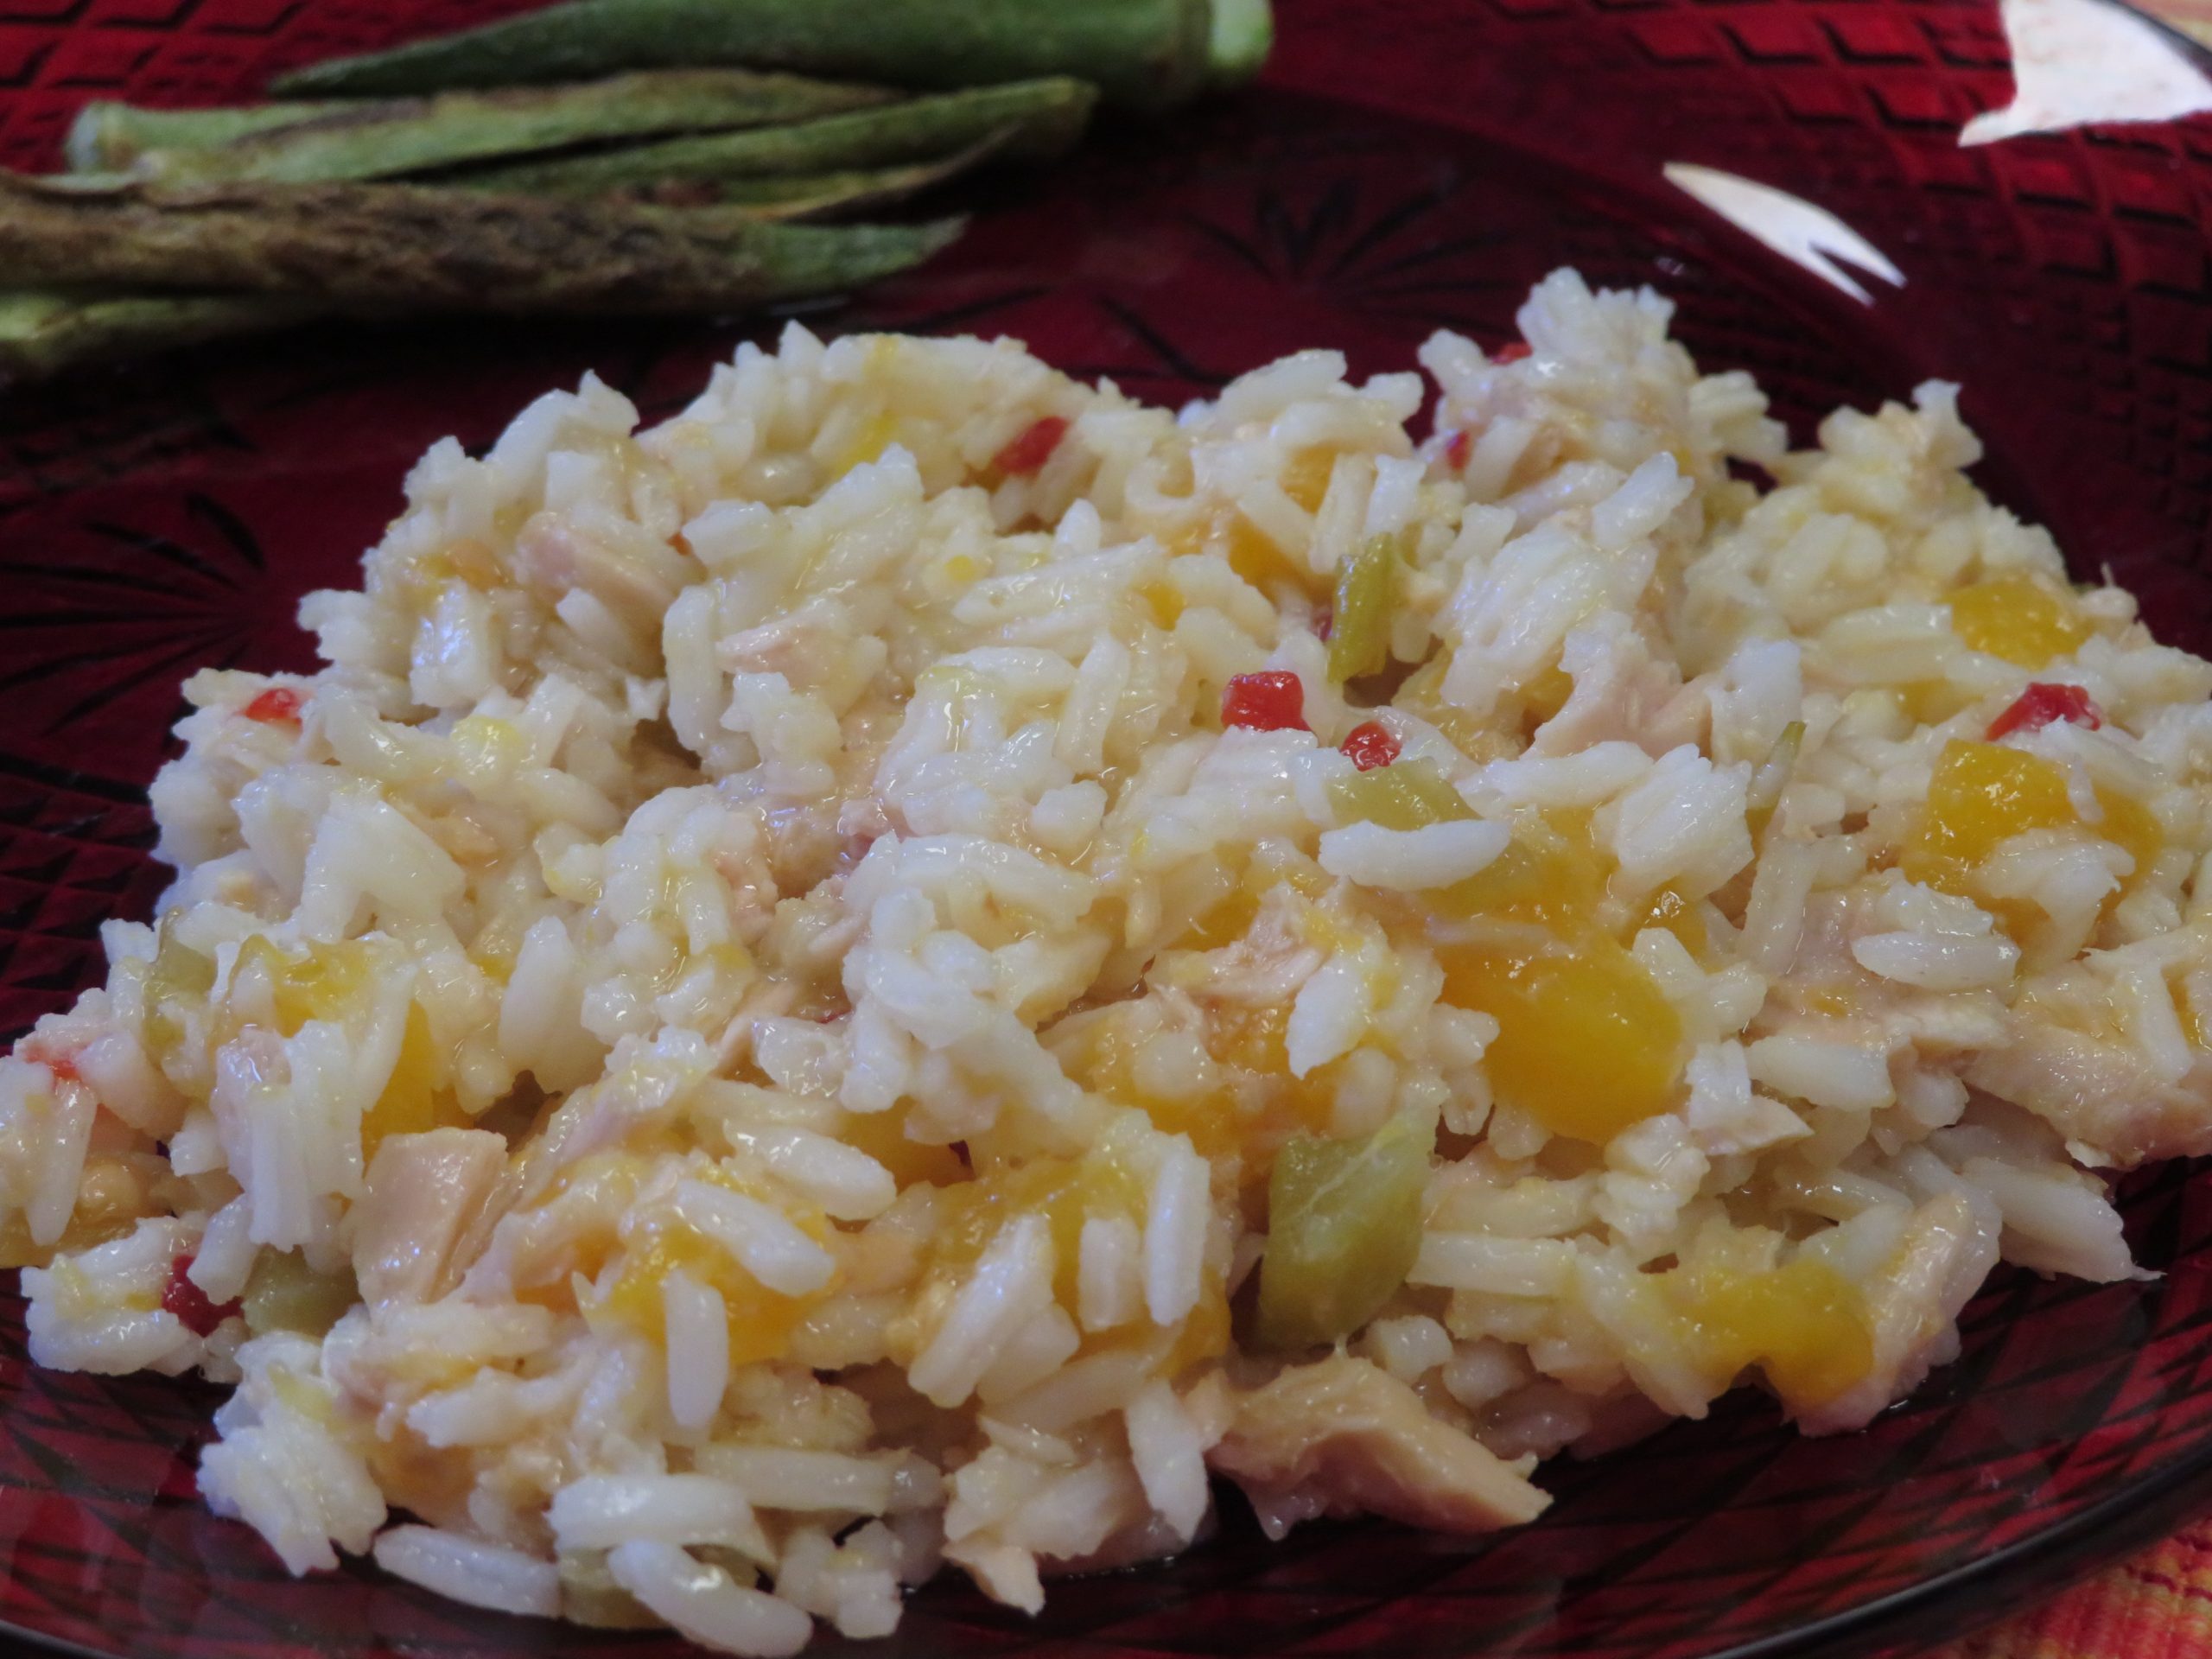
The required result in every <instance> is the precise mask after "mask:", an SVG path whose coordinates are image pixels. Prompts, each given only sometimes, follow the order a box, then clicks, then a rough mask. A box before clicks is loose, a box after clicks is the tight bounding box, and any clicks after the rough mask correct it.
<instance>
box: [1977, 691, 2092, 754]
mask: <svg viewBox="0 0 2212 1659" xmlns="http://www.w3.org/2000/svg"><path fill="white" fill-rule="evenodd" d="M2055 720H2070V721H2073V722H2074V723H2075V725H2076V726H2086V727H2088V728H2089V729H2090V730H2091V731H2093V732H2094V731H2095V730H2096V729H2097V728H2098V727H2100V726H2101V725H2103V724H2104V723H2105V721H2104V716H2103V715H2100V714H2099V713H2098V712H2097V705H2096V704H2095V703H2094V702H2090V701H2089V694H2088V692H2087V691H2084V690H2082V688H2081V687H2080V686H2078V685H2056V684H2052V683H2050V682H2048V681H2044V680H2037V682H2036V683H2034V684H2032V685H2031V686H2030V687H2029V688H2028V689H2027V690H2024V691H2023V692H2021V693H2020V695H2019V696H2017V697H2015V698H2014V699H2013V700H2012V707H2011V708H2009V709H2006V710H2005V712H2004V713H2003V714H2001V715H1998V716H1997V718H1996V719H1994V720H1993V721H1990V722H1989V741H1991V742H1993V743H1994V742H1995V741H1997V740H1998V739H1999V738H2000V737H2003V736H2005V734H2007V733H2010V732H2035V731H2041V730H2042V729H2043V728H2044V727H2046V726H2048V725H2050V723H2051V721H2055Z"/></svg>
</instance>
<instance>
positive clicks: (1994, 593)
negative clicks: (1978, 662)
mask: <svg viewBox="0 0 2212 1659" xmlns="http://www.w3.org/2000/svg"><path fill="white" fill-rule="evenodd" d="M1951 631H1952V632H1954V633H1955V634H1957V635H1958V637H1959V640H1960V642H1961V644H1962V645H1965V646H1966V647H1967V649H1968V650H1969V651H1980V652H1987V653H1988V654H1989V655H1990V656H1992V657H1999V658H2003V659H2004V660H2005V661H2006V662H2008V663H2015V664H2018V665H2019V666H2020V667H2022V668H2042V667H2044V665H2045V664H2048V663H2050V662H2051V661H2052V660H2054V659H2055V658H2060V657H2070V656H2071V655H2073V653H2074V652H2076V651H2078V650H2080V649H2081V646H2082V642H2083V641H2084V640H2086V639H2088V637H2089V633H2090V629H2089V626H2088V624H2087V623H2086V622H2084V621H2082V618H2081V615H2080V613H2079V612H2078V611H2077V610H2076V609H2075V604H2074V601H2073V599H2072V597H2071V596H2070V595H2068V594H2063V593H2062V592H2060V591H2058V590H2057V589H2056V588H2053V587H2051V586H2050V585H2047V584H2045V583H2044V582H2037V580H2036V579H2035V578H2034V577H2032V576H1993V577H1991V578H1990V579H1989V580H1987V581H1986V582H1975V583H1974V585H1973V586H1971V587H1967V588H1960V589H1959V591H1958V592H1956V593H1955V594H1952V595H1951Z"/></svg>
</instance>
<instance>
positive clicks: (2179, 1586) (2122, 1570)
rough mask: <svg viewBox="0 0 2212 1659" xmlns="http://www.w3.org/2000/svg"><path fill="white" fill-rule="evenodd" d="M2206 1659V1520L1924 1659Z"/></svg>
mask: <svg viewBox="0 0 2212 1659" xmlns="http://www.w3.org/2000/svg"><path fill="white" fill-rule="evenodd" d="M2207 1655H2212V1516H2202V1517H2200V1518H2199V1519H2197V1520H2196V1521H2193V1522H2190V1524H2189V1525H2187V1526H2185V1527H2183V1528H2182V1529H2181V1530H2179V1531H2178V1532H2177V1533H2175V1534H2173V1535H2171V1537H2168V1538H2164V1539H2162V1540H2160V1541H2158V1543H2156V1544H2153V1545H2152V1547H2151V1548H2148V1549H2146V1550H2145V1551H2144V1552H2143V1553H2142V1554H2139V1555H2137V1556H2135V1557H2133V1559H2131V1560H2126V1561H2123V1562H2121V1563H2120V1565H2119V1566H2118V1567H2109V1568H2107V1569H2106V1570H2105V1571H2104V1572H2102V1573H2098V1574H2097V1576H2096V1577H2094V1578H2093V1579H2091V1580H2088V1581H2087V1582H2086V1583H2083V1584H2079V1585H2076V1586H2075V1587H2074V1588H2073V1589H2071V1590H2069V1591H2068V1592H2066V1593H2065V1594H2063V1595H2061V1596H2056V1597H2054V1598H2052V1599H2050V1600H2049V1601H2046V1602H2044V1603H2043V1604H2042V1605H2039V1606H2036V1607H2032V1608H2031V1609H2030V1610H2028V1611H2025V1612H2024V1613H2020V1614H2018V1615H2017V1616H2015V1617H2013V1618H2009V1619H2007V1620H2005V1622H2004V1623H2003V1624H1999V1625H1996V1626H1994V1627H1993V1628H1992V1629H1990V1630H1985V1631H1983V1632H1982V1633H1981V1634H1980V1635H1979V1636H1974V1637H1968V1638H1967V1640H1965V1641H1963V1642H1956V1643H1952V1644H1951V1645H1950V1646H1948V1647H1946V1648H1942V1649H1938V1650H1936V1652H1934V1653H1931V1654H1929V1656H1928V1659H2204V1656H2207Z"/></svg>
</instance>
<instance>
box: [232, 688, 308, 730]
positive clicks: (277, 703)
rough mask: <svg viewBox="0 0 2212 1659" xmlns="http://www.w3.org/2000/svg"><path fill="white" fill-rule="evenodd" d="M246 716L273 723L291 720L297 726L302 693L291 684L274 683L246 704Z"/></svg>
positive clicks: (249, 718) (250, 718)
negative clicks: (293, 688)
mask: <svg viewBox="0 0 2212 1659" xmlns="http://www.w3.org/2000/svg"><path fill="white" fill-rule="evenodd" d="M245 717H246V718H247V719H248V720H259V721H268V722H270V723H271V724H274V723H276V722H277V721H290V722H291V723H292V724H293V725H295V726H296V725H298V724H299V721H300V694H299V693H298V692H296V691H295V690H292V688H291V687H290V686H289V685H272V686H270V688H269V689H268V690H266V691H264V692H263V693H262V694H261V695H260V696H257V697H256V698H255V699H254V700H253V701H252V702H249V703H248V704H246V706H245Z"/></svg>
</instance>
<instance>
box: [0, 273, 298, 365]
mask: <svg viewBox="0 0 2212 1659" xmlns="http://www.w3.org/2000/svg"><path fill="white" fill-rule="evenodd" d="M324 309H325V308H324V307H323V306H322V305H321V304H320V303H318V302H315V301H314V300H306V299H300V298H296V297H295V296H289V295H283V294H111V295H101V294H76V293H70V292H67V291H66V290H60V289H26V290H21V291H17V292H13V293H7V292H0V382H6V381H10V380H41V379H45V378H48V376H50V375H54V374H57V373H59V372H60V371H62V370H63V369H67V368H70V367H73V366H74V365H77V364H79V363H89V362H96V361H99V360H101V359H107V358H117V357H130V356H135V355H137V354H138V353H144V352H156V351H166V350H168V349H170V348H171V347H174V346H190V345H194V344H197V343H198V342H200V341H202V340H220V339H224V338H226V337H228V336H231V335H234V334H252V333H257V332H261V331H264V330H267V329H271V328H283V327H289V326H290V325H291V324H293V323H296V322H303V321H307V320H308V318H310V317H314V316H317V315H321V314H322V312H323V310H324Z"/></svg>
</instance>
